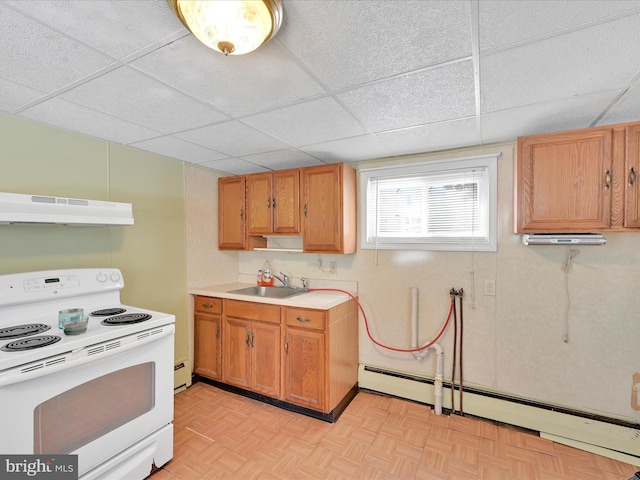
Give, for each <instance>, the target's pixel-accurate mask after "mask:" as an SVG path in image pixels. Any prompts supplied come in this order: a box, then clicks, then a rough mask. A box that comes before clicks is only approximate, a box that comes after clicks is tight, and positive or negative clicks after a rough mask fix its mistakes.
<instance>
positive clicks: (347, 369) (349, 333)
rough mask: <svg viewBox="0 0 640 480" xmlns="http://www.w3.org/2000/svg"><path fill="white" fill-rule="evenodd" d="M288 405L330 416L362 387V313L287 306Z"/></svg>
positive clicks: (346, 306)
mask: <svg viewBox="0 0 640 480" xmlns="http://www.w3.org/2000/svg"><path fill="white" fill-rule="evenodd" d="M283 324H284V325H285V327H284V328H285V331H284V353H285V355H284V372H285V373H284V376H285V378H284V393H283V394H284V400H285V401H287V402H290V403H293V404H296V405H300V406H303V407H307V408H311V409H314V410H318V411H321V412H324V413H329V412H331V411H332V410H333V409H335V408H336V407H337V406H338V404H339V403H340V402H341V401H342V400H343V399H344V398H345V396H347V394H348V393H349V391H350V390H351V389H352V388H353V387H354V386H355V385H356V384H357V383H358V311H357V306H356V303H355V301H353V300H350V301H348V302H345V303H342V304H340V305H338V306H336V307H334V308H331V309H329V310H313V309H306V308H298V307H286V308H285V309H284V313H283Z"/></svg>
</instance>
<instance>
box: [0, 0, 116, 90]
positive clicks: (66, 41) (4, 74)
mask: <svg viewBox="0 0 640 480" xmlns="http://www.w3.org/2000/svg"><path fill="white" fill-rule="evenodd" d="M0 21H2V25H3V27H2V28H1V29H0V45H2V52H3V61H2V62H0V78H4V79H6V80H10V81H12V82H15V83H17V84H19V85H23V86H25V87H30V88H33V89H35V90H40V91H42V92H53V91H55V90H57V89H59V88H61V87H63V86H65V85H67V84H69V83H72V82H73V81H75V80H76V79H78V78H82V77H85V76H87V75H90V74H91V73H93V72H96V71H98V70H100V69H102V68H104V67H106V66H108V65H109V64H111V63H113V60H111V59H110V58H109V57H107V56H105V55H102V54H101V53H98V52H96V51H94V50H93V49H91V48H89V47H86V46H84V45H82V44H81V43H79V42H77V41H75V40H73V39H71V38H69V37H67V36H65V35H63V34H62V33H60V32H58V31H56V30H53V29H51V28H49V27H47V26H45V25H42V24H40V23H38V22H36V21H34V20H32V19H31V18H29V17H27V16H25V15H22V14H21V13H18V12H16V11H15V10H12V9H11V8H8V7H7V6H4V5H2V4H0Z"/></svg>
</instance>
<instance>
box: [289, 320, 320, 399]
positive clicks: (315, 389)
mask: <svg viewBox="0 0 640 480" xmlns="http://www.w3.org/2000/svg"><path fill="white" fill-rule="evenodd" d="M324 343H325V341H324V333H321V332H314V331H309V330H304V329H295V328H287V330H286V335H285V345H284V348H285V356H284V359H285V360H284V362H285V364H284V371H285V379H284V389H285V391H284V400H285V401H287V402H291V403H295V404H296V405H301V406H304V407H309V408H313V409H315V410H321V411H323V410H324V407H325V405H324V403H325V402H324V397H325V383H326V378H325V346H324Z"/></svg>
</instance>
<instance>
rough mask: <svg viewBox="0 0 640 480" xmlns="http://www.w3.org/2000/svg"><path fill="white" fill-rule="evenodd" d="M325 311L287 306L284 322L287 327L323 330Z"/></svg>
mask: <svg viewBox="0 0 640 480" xmlns="http://www.w3.org/2000/svg"><path fill="white" fill-rule="evenodd" d="M325 315H326V313H325V312H323V311H321V310H308V309H306V308H287V313H286V324H287V326H288V327H296V328H309V329H312V330H324V326H325Z"/></svg>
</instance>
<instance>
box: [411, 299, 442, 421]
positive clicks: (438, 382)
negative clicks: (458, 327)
mask: <svg viewBox="0 0 640 480" xmlns="http://www.w3.org/2000/svg"><path fill="white" fill-rule="evenodd" d="M419 341H420V340H419V335H418V289H417V288H416V287H411V348H418V342H419ZM429 348H432V349H434V350H435V352H436V373H435V381H434V383H433V386H434V389H435V399H434V402H433V408H434V411H435V413H436V415H442V380H443V372H444V351H443V350H442V347H441V346H440V344H438V343H434V344H433V345H431V346H430V347H429ZM428 351H429V349H428V348H425V349H424V350H422V351H420V352H413V356H414V357H416V359H418V360H420V359H422V358H424V357H425V356H426V355H427V352H428Z"/></svg>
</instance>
